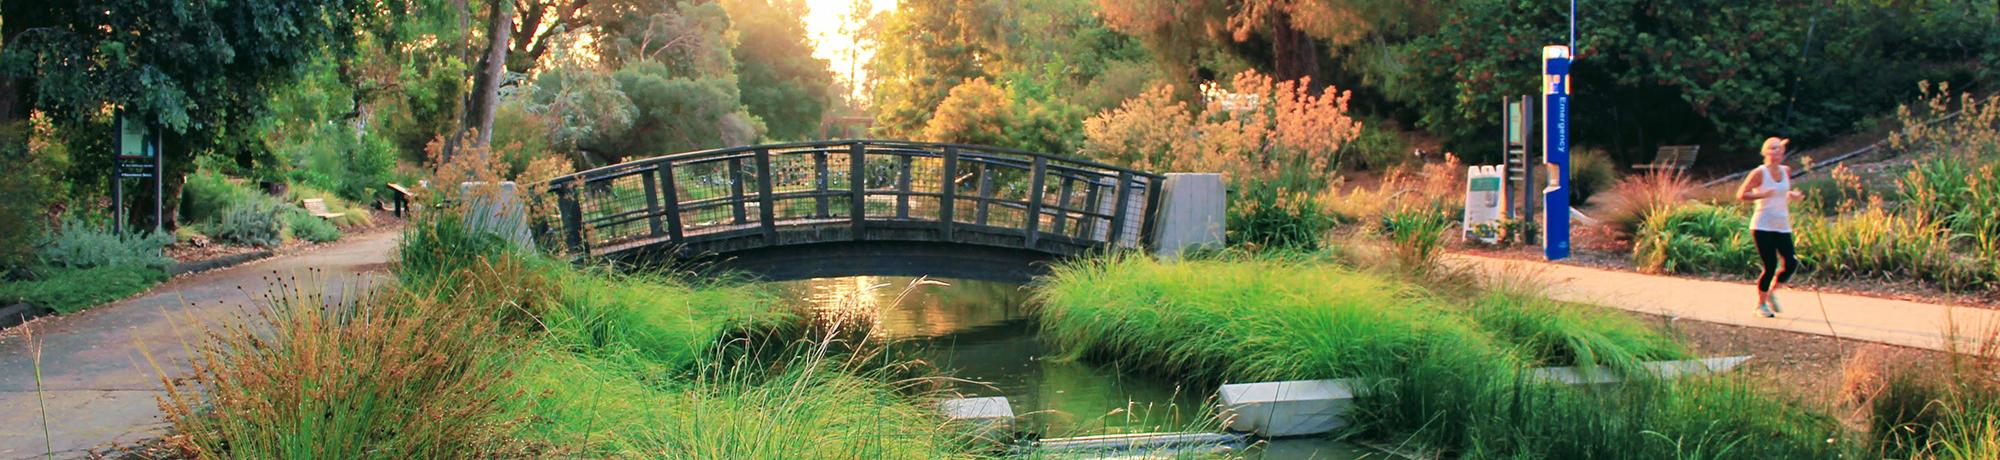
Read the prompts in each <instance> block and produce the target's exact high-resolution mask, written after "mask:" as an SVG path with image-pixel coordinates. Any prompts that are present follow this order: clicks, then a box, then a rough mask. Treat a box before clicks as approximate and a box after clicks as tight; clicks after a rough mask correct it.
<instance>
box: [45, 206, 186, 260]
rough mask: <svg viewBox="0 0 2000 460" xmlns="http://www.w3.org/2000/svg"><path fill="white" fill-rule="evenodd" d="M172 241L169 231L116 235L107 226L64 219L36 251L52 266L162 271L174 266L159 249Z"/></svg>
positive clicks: (172, 237)
mask: <svg viewBox="0 0 2000 460" xmlns="http://www.w3.org/2000/svg"><path fill="white" fill-rule="evenodd" d="M173 242H174V236H173V234H170V233H150V232H148V233H136V232H135V233H130V234H125V235H119V234H118V233H117V232H115V231H113V230H111V229H108V228H103V227H99V226H95V225H90V224H85V223H83V221H80V220H76V219H73V218H65V219H63V223H62V229H61V230H60V231H58V232H57V233H56V234H55V235H54V236H53V237H52V238H50V239H49V240H48V241H47V242H45V243H43V245H42V248H41V250H40V254H41V260H42V263H44V264H47V265H49V266H51V267H56V268H68V269H86V268H99V267H135V268H142V269H146V270H152V271H158V272H165V271H166V270H167V268H168V267H172V266H173V265H174V260H173V259H171V258H168V257H167V256H166V253H165V252H162V249H163V248H165V247H166V246H167V245H168V244H173Z"/></svg>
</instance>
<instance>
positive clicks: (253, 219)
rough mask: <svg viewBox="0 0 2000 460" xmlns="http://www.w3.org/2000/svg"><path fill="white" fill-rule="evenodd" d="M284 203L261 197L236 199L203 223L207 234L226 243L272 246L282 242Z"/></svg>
mask: <svg viewBox="0 0 2000 460" xmlns="http://www.w3.org/2000/svg"><path fill="white" fill-rule="evenodd" d="M284 212H285V209H284V205H282V204H279V203H277V202H276V201H275V200H272V199H270V198H265V197H259V198H257V199H253V200H248V201H243V202H239V203H236V204H235V205H232V206H230V207H229V209H228V210H226V211H223V213H222V216H221V217H219V218H217V219H216V220H215V221H214V222H211V223H209V224H208V225H207V230H206V231H204V232H203V233H207V234H208V235H209V236H213V237H216V238H217V239H220V240H223V241H228V242H230V243H235V244H241V245H248V246H259V247H267V248H268V247H273V246H278V245H280V244H283V243H284V232H285V223H284V221H283V220H280V219H279V214H282V213H284Z"/></svg>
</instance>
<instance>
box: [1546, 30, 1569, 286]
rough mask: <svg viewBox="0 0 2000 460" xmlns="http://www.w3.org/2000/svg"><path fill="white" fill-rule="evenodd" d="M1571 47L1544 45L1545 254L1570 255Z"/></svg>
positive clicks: (1554, 256)
mask: <svg viewBox="0 0 2000 460" xmlns="http://www.w3.org/2000/svg"><path fill="white" fill-rule="evenodd" d="M1569 64H1570V54H1569V47H1568V46H1563V45H1549V46H1544V47H1542V157H1543V160H1542V161H1543V162H1545V163H1547V164H1548V177H1549V186H1548V188H1545V189H1542V216H1544V217H1543V218H1542V220H1543V223H1542V255H1543V256H1546V257H1548V259H1549V260H1562V259H1565V258H1568V257H1569V82H1570V80H1569Z"/></svg>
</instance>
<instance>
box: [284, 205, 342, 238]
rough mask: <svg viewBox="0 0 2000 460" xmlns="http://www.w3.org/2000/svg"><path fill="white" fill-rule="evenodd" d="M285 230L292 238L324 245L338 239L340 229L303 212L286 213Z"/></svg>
mask: <svg viewBox="0 0 2000 460" xmlns="http://www.w3.org/2000/svg"><path fill="white" fill-rule="evenodd" d="M285 229H286V230H287V231H289V232H291V235H292V237H293V238H298V239H301V240H306V241H311V242H314V243H325V242H328V241H333V240H338V239H340V227H335V226H334V225H333V223H332V222H327V220H326V219H321V218H319V217H314V216H313V215H312V214H307V213H306V212H305V211H288V212H286V213H285Z"/></svg>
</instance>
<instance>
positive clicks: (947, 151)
mask: <svg viewBox="0 0 2000 460" xmlns="http://www.w3.org/2000/svg"><path fill="white" fill-rule="evenodd" d="M940 176H942V177H943V179H944V180H943V181H942V183H940V184H938V222H940V223H943V224H944V235H943V237H944V240H945V241H951V239H952V238H953V237H954V235H953V234H952V226H953V225H954V224H957V222H956V221H954V220H952V219H953V218H954V216H953V214H956V212H957V211H958V147H952V146H945V148H944V173H943V174H940Z"/></svg>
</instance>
